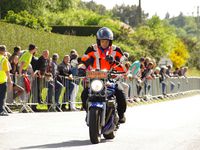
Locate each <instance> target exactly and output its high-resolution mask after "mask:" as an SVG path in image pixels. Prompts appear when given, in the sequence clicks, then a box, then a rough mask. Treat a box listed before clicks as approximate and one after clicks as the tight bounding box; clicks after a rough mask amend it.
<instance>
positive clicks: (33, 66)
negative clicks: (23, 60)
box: [31, 52, 38, 72]
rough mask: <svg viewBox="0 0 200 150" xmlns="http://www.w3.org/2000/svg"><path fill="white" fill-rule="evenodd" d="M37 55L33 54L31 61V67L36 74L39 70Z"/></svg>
mask: <svg viewBox="0 0 200 150" xmlns="http://www.w3.org/2000/svg"><path fill="white" fill-rule="evenodd" d="M35 55H36V52H34V53H33V57H32V59H31V66H32V68H33V71H34V72H35V71H36V70H37V61H38V57H36V56H35Z"/></svg>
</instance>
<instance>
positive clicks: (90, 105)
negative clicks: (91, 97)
mask: <svg viewBox="0 0 200 150" xmlns="http://www.w3.org/2000/svg"><path fill="white" fill-rule="evenodd" d="M90 108H97V109H100V110H101V126H102V127H103V126H104V125H105V119H106V102H88V111H87V120H86V121H87V125H89V120H90V119H89V118H90Z"/></svg>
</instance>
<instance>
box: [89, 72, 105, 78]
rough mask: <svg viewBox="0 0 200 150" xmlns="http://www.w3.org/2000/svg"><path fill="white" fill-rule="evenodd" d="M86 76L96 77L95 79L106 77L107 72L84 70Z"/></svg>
mask: <svg viewBox="0 0 200 150" xmlns="http://www.w3.org/2000/svg"><path fill="white" fill-rule="evenodd" d="M86 77H87V78H91V79H94V78H97V79H106V78H107V72H103V71H88V72H86Z"/></svg>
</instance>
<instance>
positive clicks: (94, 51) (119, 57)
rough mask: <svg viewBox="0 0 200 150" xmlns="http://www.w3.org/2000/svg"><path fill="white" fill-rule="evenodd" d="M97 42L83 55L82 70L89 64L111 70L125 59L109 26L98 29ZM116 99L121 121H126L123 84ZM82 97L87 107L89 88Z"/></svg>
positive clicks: (118, 89)
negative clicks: (114, 40)
mask: <svg viewBox="0 0 200 150" xmlns="http://www.w3.org/2000/svg"><path fill="white" fill-rule="evenodd" d="M96 38H97V43H96V44H93V45H91V46H90V47H88V49H87V50H86V52H85V54H84V56H83V57H82V62H83V64H84V65H81V68H80V72H82V71H83V70H84V69H85V70H86V69H87V67H88V66H90V67H92V68H93V69H95V70H110V69H111V68H112V67H113V66H115V63H114V62H121V61H123V60H124V59H125V56H123V52H122V51H121V49H120V48H119V47H117V46H115V45H113V44H112V41H113V32H112V31H111V30H110V29H109V28H107V27H102V28H100V29H99V30H98V31H97V34H96ZM115 96H116V99H117V103H118V108H117V110H118V115H119V123H124V122H125V120H126V119H125V116H124V113H125V111H126V107H127V105H126V98H125V94H124V91H123V88H121V86H118V88H117V89H116V94H115ZM81 99H82V102H83V108H84V109H85V110H87V108H86V102H87V99H88V88H85V89H84V90H83V92H82V94H81Z"/></svg>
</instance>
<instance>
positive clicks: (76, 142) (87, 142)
mask: <svg viewBox="0 0 200 150" xmlns="http://www.w3.org/2000/svg"><path fill="white" fill-rule="evenodd" d="M105 141H106V140H103V139H102V140H101V143H104V142H105ZM86 145H92V144H91V142H90V140H83V141H80V140H71V141H67V142H61V143H52V144H44V145H35V146H27V147H21V148H19V149H37V148H61V147H76V146H86Z"/></svg>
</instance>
